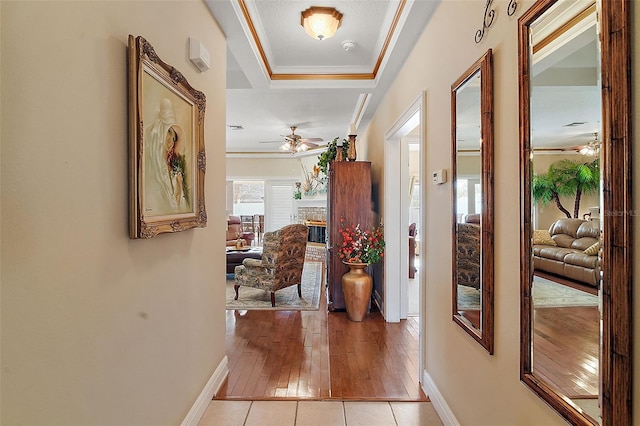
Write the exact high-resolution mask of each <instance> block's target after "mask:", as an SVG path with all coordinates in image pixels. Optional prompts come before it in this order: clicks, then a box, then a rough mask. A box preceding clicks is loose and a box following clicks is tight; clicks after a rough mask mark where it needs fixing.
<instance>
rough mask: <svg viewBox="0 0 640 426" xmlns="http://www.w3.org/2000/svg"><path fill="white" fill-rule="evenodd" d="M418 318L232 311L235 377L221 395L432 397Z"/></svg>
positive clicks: (324, 310) (374, 313)
mask: <svg viewBox="0 0 640 426" xmlns="http://www.w3.org/2000/svg"><path fill="white" fill-rule="evenodd" d="M418 321H419V319H418V317H410V318H409V319H408V320H403V321H401V322H399V323H386V322H385V321H384V319H383V317H382V315H381V314H380V312H378V311H377V310H375V309H373V310H372V312H371V314H369V316H368V317H367V318H366V319H365V320H364V321H362V322H352V321H349V320H348V319H347V317H346V313H344V312H327V308H326V297H325V294H324V292H323V294H322V297H321V302H320V308H319V310H317V311H260V310H254V311H227V332H226V345H227V357H228V358H229V376H228V378H227V381H226V382H225V384H224V385H223V386H222V388H221V389H220V391H219V392H218V394H217V396H216V398H215V399H235V400H239V399H246V400H265V399H266V400H269V399H290V400H327V399H337V400H341V399H349V400H377V401H426V400H427V398H426V396H425V395H424V393H423V392H422V390H421V388H420V384H419V383H418Z"/></svg>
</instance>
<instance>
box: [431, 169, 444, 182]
mask: <svg viewBox="0 0 640 426" xmlns="http://www.w3.org/2000/svg"><path fill="white" fill-rule="evenodd" d="M446 181H447V171H446V170H445V169H440V170H436V171H435V172H433V184H434V185H440V184H443V183H445V182H446Z"/></svg>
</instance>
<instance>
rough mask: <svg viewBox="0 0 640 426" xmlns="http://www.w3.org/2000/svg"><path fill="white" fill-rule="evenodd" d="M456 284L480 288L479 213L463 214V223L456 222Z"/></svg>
mask: <svg viewBox="0 0 640 426" xmlns="http://www.w3.org/2000/svg"><path fill="white" fill-rule="evenodd" d="M456 238H457V244H456V250H457V252H456V271H457V277H456V278H457V284H458V285H463V286H466V287H473V288H475V289H479V288H480V215H479V214H470V215H467V216H465V221H464V223H456Z"/></svg>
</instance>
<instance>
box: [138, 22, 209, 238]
mask: <svg viewBox="0 0 640 426" xmlns="http://www.w3.org/2000/svg"><path fill="white" fill-rule="evenodd" d="M128 59H129V62H128V79H129V237H130V238H132V239H135V238H151V237H154V236H156V235H158V234H161V233H164V232H179V231H184V230H187V229H190V228H195V227H200V228H203V227H205V226H207V213H206V209H205V204H204V174H205V168H206V155H205V151H204V113H205V106H206V98H205V95H204V93H202V92H200V91H198V90H195V89H194V88H193V87H191V85H190V84H189V83H188V82H187V79H186V78H185V77H184V76H183V75H182V74H181V73H180V72H179V71H178V70H177V69H175V68H174V67H172V66H171V65H169V64H167V63H165V62H163V61H162V60H161V59H160V58H159V57H158V55H157V54H156V52H155V50H154V49H153V47H152V46H151V45H150V44H149V42H148V41H147V40H145V39H144V38H143V37H140V36H138V37H134V36H132V35H129V51H128Z"/></svg>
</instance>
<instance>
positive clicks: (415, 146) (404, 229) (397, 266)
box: [379, 93, 425, 373]
mask: <svg viewBox="0 0 640 426" xmlns="http://www.w3.org/2000/svg"><path fill="white" fill-rule="evenodd" d="M424 102H425V95H424V93H422V94H421V95H420V96H419V97H418V98H417V99H416V100H415V101H414V102H413V103H412V104H411V105H410V106H409V108H408V109H407V110H406V111H405V112H404V113H403V114H402V115H401V116H400V118H398V120H397V121H396V122H395V123H394V125H393V126H391V128H390V129H389V130H388V131H387V133H386V134H385V145H384V155H385V165H384V208H383V212H384V216H383V217H384V226H385V241H386V244H387V247H386V250H385V265H384V267H385V277H384V284H383V300H382V301H379V304H380V306H381V307H382V311H383V315H384V318H385V320H386V321H388V322H398V321H400V320H401V319H406V318H407V316H408V313H409V297H412V298H415V297H416V296H417V297H418V300H417V302H418V304H417V315H418V317H419V372H421V371H423V369H424V356H423V352H424V347H425V344H424V341H425V337H424V321H423V306H424V305H425V303H424V297H425V296H424V294H425V292H424V291H423V288H424V286H423V281H424V279H423V278H424V274H420V273H419V271H420V269H421V268H420V266H419V265H420V264H424V249H423V246H424V241H423V239H418V238H416V246H415V250H416V252H417V254H418V256H417V258H416V260H417V259H419V261H418V262H416V263H417V268H418V274H416V275H415V277H414V279H413V284H415V285H414V286H412V287H414V292H413V293H412V294H411V295H409V293H408V291H409V226H410V224H411V223H414V221H415V222H416V228H417V227H418V224H422V223H425V221H424V211H425V209H424V204H423V200H424V196H423V193H424V185H420V184H419V182H420V177H421V176H424V163H425V161H424V152H425V151H424V145H423V143H424V141H423V135H424V111H425V108H424ZM410 147H411V150H410ZM414 155H415V157H414ZM411 157H414V158H415V159H417V164H416V165H415V172H414V174H415V175H416V179H414V180H413V183H412V181H411V174H412V173H411V172H410V158H411ZM416 217H417V218H418V219H416ZM410 220H411V222H410ZM418 232H419V231H418ZM421 277H422V278H421ZM415 288H417V292H415ZM416 293H417V294H416ZM412 301H415V300H414V299H412ZM415 309H416V308H413V309H412V310H415ZM419 372H418V373H419Z"/></svg>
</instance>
